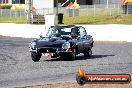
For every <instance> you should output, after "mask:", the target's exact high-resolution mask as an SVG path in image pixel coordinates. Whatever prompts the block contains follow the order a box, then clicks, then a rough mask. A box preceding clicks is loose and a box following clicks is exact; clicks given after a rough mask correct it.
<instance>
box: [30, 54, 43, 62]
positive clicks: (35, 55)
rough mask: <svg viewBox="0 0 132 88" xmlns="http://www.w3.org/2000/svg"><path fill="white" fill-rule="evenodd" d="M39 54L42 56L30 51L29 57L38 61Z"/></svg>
mask: <svg viewBox="0 0 132 88" xmlns="http://www.w3.org/2000/svg"><path fill="white" fill-rule="evenodd" d="M41 56H42V54H38V53H33V52H32V53H31V58H32V60H33V61H34V62H37V61H39V60H40V58H41Z"/></svg>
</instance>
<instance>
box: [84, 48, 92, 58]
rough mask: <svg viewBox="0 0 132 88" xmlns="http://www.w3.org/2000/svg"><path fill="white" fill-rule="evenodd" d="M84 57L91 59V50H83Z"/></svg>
mask: <svg viewBox="0 0 132 88" xmlns="http://www.w3.org/2000/svg"><path fill="white" fill-rule="evenodd" d="M84 56H85V57H91V56H92V49H88V50H85V52H84Z"/></svg>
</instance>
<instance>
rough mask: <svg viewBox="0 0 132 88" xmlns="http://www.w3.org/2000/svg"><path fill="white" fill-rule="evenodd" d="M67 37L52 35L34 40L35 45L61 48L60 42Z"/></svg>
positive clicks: (63, 41) (62, 42) (64, 40)
mask: <svg viewBox="0 0 132 88" xmlns="http://www.w3.org/2000/svg"><path fill="white" fill-rule="evenodd" d="M66 41H69V39H64V38H61V37H53V38H42V39H38V40H37V41H36V47H37V48H41V47H51V48H61V47H62V44H64V43H65V42H66Z"/></svg>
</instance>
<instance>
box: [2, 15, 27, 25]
mask: <svg viewBox="0 0 132 88" xmlns="http://www.w3.org/2000/svg"><path fill="white" fill-rule="evenodd" d="M26 21H27V20H26V18H25V17H21V18H0V23H17V24H25V23H26Z"/></svg>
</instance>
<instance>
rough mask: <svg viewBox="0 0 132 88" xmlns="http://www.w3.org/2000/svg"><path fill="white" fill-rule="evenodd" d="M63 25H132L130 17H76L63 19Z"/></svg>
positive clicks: (131, 17)
mask: <svg viewBox="0 0 132 88" xmlns="http://www.w3.org/2000/svg"><path fill="white" fill-rule="evenodd" d="M63 23H64V24H70V25H71V24H132V15H128V16H125V15H124V16H120V15H117V16H77V17H64V21H63Z"/></svg>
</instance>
